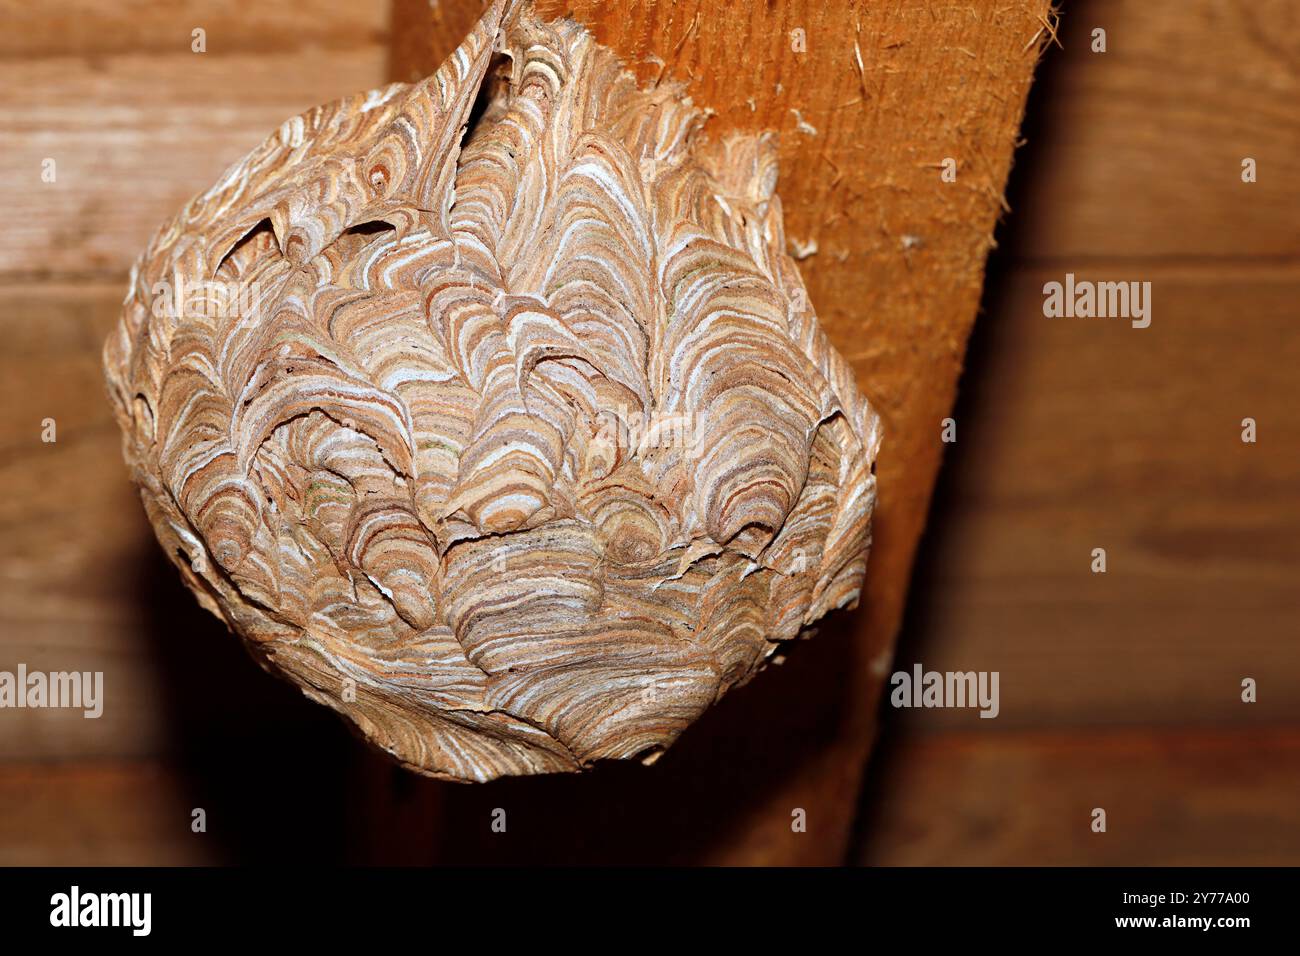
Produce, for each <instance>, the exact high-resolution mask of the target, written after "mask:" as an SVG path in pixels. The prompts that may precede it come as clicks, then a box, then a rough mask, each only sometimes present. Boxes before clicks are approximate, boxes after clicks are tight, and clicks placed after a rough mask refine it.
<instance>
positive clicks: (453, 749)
mask: <svg viewBox="0 0 1300 956" xmlns="http://www.w3.org/2000/svg"><path fill="white" fill-rule="evenodd" d="M505 7H506V5H505V4H504V3H503V2H500V0H499V2H497V3H495V4H494V5H493V6H492V7H491V8H490V9H489V10H488V11H487V13H486V14H485V15H484V18H483V20H482V21H481V22H480V23H479V24H478V25H477V27H476V28H475V29H474V31H473V33H472V34H471V35H470V36H469V38H468V39H467V40H466V41H465V43H464V44H463V45H462V46H461V47H460V48H459V49H458V50H457V51H456V53H455V54H454V55H453V56H452V57H451V58H450V59H449V60H448V61H447V62H446V63H445V64H444V65H443V66H442V68H441V69H440V70H439V71H438V72H437V73H436V74H435V75H434V76H432V77H430V78H429V79H427V80H425V81H424V82H422V83H419V84H415V85H401V84H399V85H393V86H389V87H386V88H384V89H380V90H376V91H373V92H370V93H367V94H364V95H358V96H354V97H352V98H350V99H347V100H344V101H341V102H338V103H334V104H330V105H328V106H324V107H320V108H317V109H314V110H312V111H310V112H308V113H306V114H304V115H302V116H299V117H296V118H294V119H292V120H289V121H288V122H286V123H285V124H284V125H283V126H282V127H281V129H280V130H279V131H278V132H277V133H276V134H275V135H273V136H271V137H270V138H269V139H268V140H266V141H265V142H264V143H263V144H262V145H260V146H259V147H258V148H257V149H255V150H254V151H253V152H252V153H251V154H250V155H249V156H248V157H246V158H245V159H244V160H242V161H241V162H239V163H238V164H236V165H235V166H233V167H232V168H231V169H230V170H229V171H228V172H227V173H226V174H225V175H224V176H223V178H222V179H221V181H220V182H218V183H217V184H216V185H214V186H213V187H212V188H211V189H209V190H208V191H207V192H205V193H203V194H202V195H200V196H198V197H196V198H195V199H194V200H193V201H191V202H190V203H189V204H188V205H187V206H186V207H185V208H184V209H183V210H182V211H181V212H180V213H179V214H178V215H177V216H176V217H175V218H174V219H173V220H171V221H170V222H169V223H167V224H165V225H164V226H163V227H162V228H161V229H160V230H159V231H158V232H157V234H156V235H155V236H154V237H153V239H152V241H151V242H150V244H149V246H148V248H147V249H146V250H145V252H144V253H143V255H142V256H141V257H140V259H139V261H138V262H137V264H136V267H135V269H134V270H133V274H132V280H131V289H130V292H129V294H128V297H127V300H126V303H125V306H124V311H123V317H122V321H121V323H120V325H119V326H118V327H117V329H116V330H115V332H114V333H113V334H112V336H111V337H110V339H109V341H108V343H107V344H106V347H105V355H104V361H105V368H106V372H107V377H108V383H109V390H110V394H111V397H112V401H113V403H114V406H115V411H116V415H117V418H118V420H119V422H120V424H121V426H122V428H123V430H124V432H125V441H124V448H125V456H126V459H127V462H128V464H129V465H130V467H131V469H132V473H133V477H134V479H135V481H136V482H137V483H138V484H139V486H140V489H141V495H142V498H143V500H144V505H145V508H146V510H147V512H148V516H149V518H150V520H151V522H152V524H153V526H154V528H155V530H156V532H157V535H158V538H159V541H160V542H161V543H162V546H163V547H164V548H165V549H166V551H167V553H168V554H169V555H170V556H172V558H173V560H175V561H176V563H177V564H178V565H179V566H180V568H181V570H182V573H183V574H184V577H185V580H186V582H187V584H188V586H189V587H190V588H191V589H192V590H193V591H194V593H195V594H196V595H197V596H198V598H199V600H200V601H201V602H202V603H203V605H204V606H205V607H207V608H208V609H209V610H211V611H213V612H214V613H216V614H217V615H219V616H220V617H221V618H223V619H224V620H225V621H226V622H227V623H228V624H229V625H230V626H231V627H232V628H233V629H234V630H235V631H237V632H238V633H239V634H240V635H242V636H243V637H244V638H245V639H246V641H247V642H248V643H249V646H250V647H251V648H252V649H253V651H254V653H255V655H256V656H257V657H258V658H259V660H261V661H262V662H263V663H264V664H266V665H267V666H268V667H271V668H272V669H274V670H276V671H278V672H281V673H282V674H284V675H287V676H288V677H289V678H290V679H292V680H293V681H294V682H295V683H297V684H298V685H299V686H300V687H301V688H302V689H303V691H304V692H305V693H306V694H307V695H308V696H310V697H312V698H314V699H316V700H318V701H320V702H321V703H324V704H327V705H329V706H331V707H333V708H335V709H337V710H338V711H340V712H341V713H342V714H344V715H345V716H346V717H347V718H348V719H350V720H351V721H353V722H354V723H355V724H356V726H357V727H358V728H359V729H360V730H361V731H362V732H363V733H364V734H365V735H366V736H367V737H368V738H370V739H371V740H372V741H373V742H374V743H375V744H377V745H378V746H380V747H382V748H384V749H385V750H387V751H388V752H390V753H391V754H393V755H394V756H396V757H397V758H398V759H399V760H401V761H402V762H403V763H405V764H407V765H409V766H411V767H413V768H415V769H417V770H420V771H422V772H424V773H428V774H431V775H435V776H442V777H447V778H452V779H460V780H487V779H491V778H493V777H497V776H501V775H505V774H529V773H544V772H552V771H572V770H578V769H581V768H583V767H585V766H588V765H589V764H590V763H591V762H592V761H595V760H598V759H603V758H623V757H632V756H636V755H641V756H648V755H655V754H657V753H658V752H660V751H661V750H662V748H664V747H666V746H667V745H668V744H670V743H671V742H672V741H673V740H674V739H675V738H676V737H677V736H678V735H679V734H680V733H681V731H682V730H683V729H684V728H685V727H686V726H687V725H689V724H690V723H691V722H692V721H693V720H694V719H695V718H696V717H697V716H699V714H700V713H701V712H703V711H704V710H705V709H706V708H707V707H709V706H710V705H711V704H713V703H714V702H715V701H716V700H718V698H719V697H720V696H721V695H722V694H724V693H725V692H726V691H727V690H728V689H730V688H732V687H734V686H736V685H737V684H739V683H741V682H743V681H745V680H747V679H748V678H749V677H751V676H752V675H753V674H754V673H755V672H756V671H757V670H758V669H759V668H760V667H761V666H762V665H763V663H764V661H765V660H766V659H767V657H768V656H769V655H770V654H771V653H772V651H773V650H774V648H776V646H777V642H780V641H785V640H789V639H792V638H795V637H798V636H799V635H800V633H801V631H802V630H803V629H804V628H805V627H806V626H807V625H808V624H810V623H811V622H813V621H815V620H816V619H817V618H819V617H821V616H822V615H823V614H825V613H826V612H827V611H828V610H830V609H832V608H836V607H840V606H844V605H848V604H851V603H853V602H855V601H856V599H857V596H858V593H859V589H860V586H861V582H862V577H863V574H864V570H865V562H866V557H867V549H868V543H869V528H870V517H871V512H872V507H873V504H874V499H875V479H874V477H873V474H872V464H873V461H874V459H875V454H876V450H877V447H878V444H879V426H878V422H877V418H876V415H875V414H874V413H873V411H872V410H871V409H870V407H869V406H868V404H867V402H866V400H865V399H864V398H863V397H862V395H861V394H860V393H859V391H858V389H857V387H856V385H855V382H854V377H853V373H852V371H851V369H850V368H849V367H848V365H847V363H846V362H845V361H844V360H843V358H842V357H841V356H840V355H839V354H838V353H837V352H836V351H835V350H834V349H833V348H832V347H831V346H830V345H829V344H828V342H827V341H826V339H825V337H824V336H823V334H822V332H821V331H820V329H819V328H818V325H817V320H816V317H815V315H814V314H813V312H812V310H811V307H810V305H809V303H808V301H807V296H806V294H805V293H804V288H803V285H802V282H801V280H800V277H799V274H798V272H797V270H796V268H795V265H794V263H793V262H792V260H791V259H790V258H789V257H788V256H787V255H786V253H785V239H784V236H783V232H782V224H781V207H780V203H779V201H778V199H777V197H776V196H775V195H774V192H773V190H774V186H775V180H776V166H775V155H774V149H773V146H772V144H771V143H770V142H769V141H768V140H767V139H766V138H764V137H733V138H731V139H728V140H726V141H725V142H721V143H712V142H710V141H708V140H707V139H706V138H705V137H703V136H702V135H701V126H702V123H703V116H702V114H701V113H700V111H698V110H696V109H695V108H694V107H692V106H691V104H690V102H689V101H688V100H686V99H685V98H684V95H683V92H682V90H681V89H679V88H677V87H675V86H669V85H663V86H659V87H657V88H655V89H651V90H644V91H643V90H639V89H638V88H637V86H636V84H635V83H634V81H633V79H632V78H631V77H630V75H628V74H627V73H626V72H625V71H624V69H623V67H622V65H621V64H620V63H619V62H618V60H617V59H616V58H615V56H614V55H613V54H612V53H610V52H609V51H607V50H605V49H603V48H602V47H600V46H599V45H597V44H596V43H595V42H594V41H593V40H592V38H591V37H590V36H589V35H588V34H587V33H586V32H584V30H583V29H582V28H581V27H579V26H577V25H575V24H572V23H569V22H557V23H541V22H538V21H537V20H536V19H535V18H534V17H533V16H532V15H531V13H530V11H529V10H528V9H527V8H521V9H519V10H516V11H513V12H512V11H509V10H507V9H505ZM177 639H183V635H177Z"/></svg>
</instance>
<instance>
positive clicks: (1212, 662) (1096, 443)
mask: <svg viewBox="0 0 1300 956" xmlns="http://www.w3.org/2000/svg"><path fill="white" fill-rule="evenodd" d="M1135 268H1138V267H1136V266H1135ZM1123 274H1124V275H1133V276H1140V277H1141V278H1144V279H1147V280H1148V281H1151V282H1152V304H1153V310H1152V315H1153V319H1152V324H1151V326H1150V328H1147V329H1133V328H1131V327H1130V326H1129V324H1128V323H1127V322H1126V321H1124V320H1113V319H1068V318H1062V319H1047V318H1045V317H1044V316H1043V314H1042V301H1043V295H1042V286H1043V284H1044V283H1045V282H1046V281H1048V280H1051V279H1053V278H1055V279H1057V280H1059V279H1061V278H1062V274H1061V273H1060V272H1057V271H1055V270H1049V269H1046V268H1043V267H1033V268H1023V269H1017V270H1016V271H1014V272H1013V274H1012V275H1011V276H1010V277H1009V279H1008V280H1007V283H1006V286H1005V288H1004V290H1003V292H1002V294H1001V295H1000V297H999V303H1000V304H999V307H998V310H997V312H996V313H995V314H996V319H995V320H994V321H991V322H990V326H991V327H990V328H989V330H988V332H987V333H986V334H985V335H984V337H983V338H981V340H980V353H979V356H980V358H979V361H980V364H979V366H978V367H979V377H978V378H977V379H975V380H974V381H972V382H970V383H968V385H967V387H966V391H965V394H964V396H963V401H962V403H961V404H960V405H959V408H958V412H957V416H958V425H957V428H958V432H957V433H958V441H957V443H956V445H955V446H954V447H953V453H952V456H951V457H950V459H949V462H948V468H949V469H950V471H949V472H948V474H947V475H946V476H945V482H944V484H943V490H942V491H941V492H940V496H939V498H938V500H937V501H936V506H935V508H936V510H935V524H934V525H933V526H932V529H931V532H930V534H929V537H928V548H929V550H928V552H927V559H926V561H925V562H924V563H923V565H922V568H921V570H920V572H919V578H918V581H917V586H918V588H919V589H920V590H919V592H918V596H917V599H916V600H915V601H914V602H913V604H912V608H913V613H912V615H911V617H910V618H909V625H908V631H907V634H906V639H905V641H904V643H903V644H902V645H901V650H900V658H899V661H898V663H899V665H906V666H908V667H910V666H911V663H912V662H914V661H920V662H922V663H923V664H924V665H925V666H926V667H927V668H934V669H938V670H967V669H975V670H999V671H1000V672H1001V675H1002V676H1001V681H1002V687H1001V691H1002V697H1003V706H1002V713H1001V716H1000V717H999V718H998V720H996V721H980V723H984V724H991V725H996V726H998V727H1003V726H1005V727H1027V726H1056V725H1067V726H1068V725H1075V726H1077V725H1100V724H1111V725H1113V724H1117V723H1126V722H1127V723H1132V722H1140V723H1147V724H1153V725H1188V724H1195V725H1211V726H1220V727H1222V726H1227V725H1236V724H1250V725H1256V724H1259V723H1274V724H1276V723H1295V722H1297V721H1300V666H1297V663H1296V656H1295V650H1294V646H1293V641H1292V638H1291V635H1292V634H1293V633H1294V630H1295V622H1296V621H1297V620H1300V588H1297V587H1296V582H1297V580H1300V499H1298V498H1297V494H1296V491H1297V488H1300V423H1297V422H1296V420H1295V416H1294V415H1293V414H1292V410H1293V409H1294V408H1295V407H1296V405H1297V402H1300V381H1297V379H1296V376H1295V369H1296V368H1300V329H1298V328H1297V327H1296V324H1295V303H1296V301H1297V300H1300V269H1297V268H1291V267H1229V266H1226V265H1225V266H1220V267H1218V268H1215V269H1206V268H1188V267H1184V266H1178V265H1160V266H1153V265H1149V264H1148V265H1145V266H1142V267H1140V269H1139V271H1136V272H1132V273H1123ZM1078 275H1079V278H1080V279H1081V280H1084V279H1088V278H1092V279H1103V278H1107V277H1111V276H1113V275H1115V273H1113V272H1111V271H1109V270H1108V271H1105V272H1099V271H1093V270H1091V269H1089V270H1080V272H1079V273H1078ZM1081 409H1086V410H1087V412H1086V414H1084V413H1081V411H1080V410H1081ZM1247 416H1250V417H1253V418H1255V419H1256V420H1257V422H1259V427H1260V439H1259V441H1258V442H1257V443H1255V444H1253V445H1252V444H1243V442H1242V441H1241V420H1242V419H1243V418H1244V417H1247ZM1098 547H1101V548H1105V549H1106V557H1107V571H1106V573H1105V574H1094V573H1093V572H1092V570H1091V563H1092V550H1093V549H1094V548H1098ZM1243 677H1254V678H1255V679H1256V680H1257V681H1258V682H1259V684H1260V687H1261V694H1260V700H1259V703H1258V704H1243V703H1242V702H1241V700H1240V692H1241V680H1242V678H1243ZM1265 688H1266V689H1267V692H1265V690H1264V689H1265ZM972 716H973V715H972V714H970V713H966V712H962V711H953V710H928V711H917V712H913V713H909V714H907V722H908V724H909V726H911V725H915V726H925V727H931V726H953V725H955V724H966V723H967V722H968V720H969V718H970V717H972Z"/></svg>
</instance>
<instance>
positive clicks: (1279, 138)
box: [1008, 0, 1300, 264]
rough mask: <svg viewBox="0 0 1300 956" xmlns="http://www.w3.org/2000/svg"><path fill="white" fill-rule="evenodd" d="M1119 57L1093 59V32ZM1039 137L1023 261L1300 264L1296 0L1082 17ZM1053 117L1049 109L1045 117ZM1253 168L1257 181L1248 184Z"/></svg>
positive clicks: (1070, 10)
mask: <svg viewBox="0 0 1300 956" xmlns="http://www.w3.org/2000/svg"><path fill="white" fill-rule="evenodd" d="M1096 28H1102V29H1105V30H1106V39H1107V50H1106V52H1105V53H1093V52H1092V31H1093V30H1094V29H1096ZM1061 42H1062V43H1063V45H1064V48H1063V49H1062V50H1059V51H1056V52H1055V53H1054V54H1053V56H1052V57H1051V62H1050V64H1049V66H1048V69H1047V70H1045V71H1044V74H1043V86H1042V88H1041V90H1040V91H1039V92H1038V96H1039V97H1040V98H1041V100H1042V102H1043V103H1044V104H1051V105H1050V110H1051V119H1050V122H1046V123H1044V124H1042V125H1041V126H1038V127H1035V128H1031V129H1030V130H1027V131H1026V136H1027V137H1029V138H1030V140H1031V147H1032V149H1033V162H1032V163H1031V164H1028V165H1027V167H1026V169H1025V171H1024V172H1025V179H1024V181H1023V182H1021V183H1019V184H1018V195H1019V196H1021V197H1023V200H1022V201H1021V202H1019V203H1017V204H1016V209H1015V223H1016V225H1015V229H1014V230H1013V232H1012V233H1011V235H1010V236H1009V237H1008V239H1009V242H1010V246H1009V248H1010V250H1011V251H1012V252H1014V253H1015V254H1016V255H1017V256H1018V257H1021V258H1029V259H1044V258H1047V259H1060V260H1068V261H1069V262H1072V263H1075V264H1080V263H1081V261H1082V259H1083V258H1085V257H1093V258H1095V257H1101V258H1103V259H1106V260H1110V261H1114V260H1115V259H1125V260H1130V261H1131V260H1150V259H1163V260H1170V259H1175V258H1181V259H1182V260H1183V261H1189V260H1201V259H1213V258H1238V257H1246V256H1249V257H1253V258H1255V259H1257V260H1258V259H1271V260H1273V261H1280V260H1286V259H1289V260H1292V261H1294V259H1295V256H1296V255H1297V253H1300V224H1298V223H1297V220H1296V213H1295V209H1296V203H1297V200H1300V7H1297V6H1296V4H1294V3H1289V2H1287V0H1263V2H1256V0H1251V2H1247V0H1148V2H1144V3H1129V2H1125V0H1090V2H1086V3H1068V4H1066V5H1065V15H1064V17H1063V18H1062V29H1061ZM1045 108H1049V107H1046V106H1045ZM1248 156H1249V157H1253V158H1254V159H1255V160H1256V162H1257V164H1258V181H1257V182H1255V183H1253V184H1246V183H1243V182H1242V181H1241V161H1242V159H1243V158H1244V157H1248Z"/></svg>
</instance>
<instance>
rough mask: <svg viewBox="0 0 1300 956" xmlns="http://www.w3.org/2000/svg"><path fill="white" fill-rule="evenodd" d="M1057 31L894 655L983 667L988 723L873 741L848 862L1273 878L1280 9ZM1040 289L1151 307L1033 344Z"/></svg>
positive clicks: (1280, 563) (1280, 490) (1283, 413)
mask: <svg viewBox="0 0 1300 956" xmlns="http://www.w3.org/2000/svg"><path fill="white" fill-rule="evenodd" d="M1096 27H1101V28H1104V29H1105V30H1106V31H1107V52H1106V53H1104V54H1101V53H1093V52H1091V49H1090V46H1091V34H1092V30H1093V29H1094V28H1096ZM1060 36H1061V40H1062V42H1063V44H1064V50H1062V51H1057V52H1056V53H1055V54H1053V55H1051V56H1049V57H1048V58H1047V60H1046V61H1045V63H1044V64H1043V67H1042V68H1041V69H1040V74H1039V77H1038V80H1037V83H1036V85H1035V89H1034V92H1033V94H1032V95H1031V100H1030V106H1029V114H1028V118H1027V122H1026V126H1025V129H1024V132H1023V135H1024V136H1025V138H1026V139H1027V140H1028V142H1027V144H1026V146H1025V147H1023V149H1022V151H1021V152H1020V153H1019V154H1018V156H1017V165H1018V168H1017V170H1016V172H1015V173H1014V174H1013V179H1012V191H1011V196H1010V203H1011V205H1012V206H1013V209H1014V212H1013V215H1012V217H1011V218H1010V219H1009V220H1008V221H1007V222H1006V223H1005V226H1004V229H1003V231H1002V233H1001V234H1000V239H1001V240H1002V242H1003V248H1002V249H1001V250H1000V251H999V253H998V255H997V256H996V257H995V259H994V261H993V263H992V267H991V269H990V272H989V278H988V286H987V288H986V292H985V300H984V307H985V314H984V315H983V316H982V317H981V319H980V321H979V322H977V323H976V326H975V334H974V336H973V338H972V341H971V349H970V353H969V357H968V364H967V369H966V372H965V377H964V379H963V382H962V385H961V397H960V399H959V402H958V406H957V410H956V412H955V417H956V419H957V422H958V425H957V428H958V440H957V442H956V444H955V445H954V446H953V447H952V448H951V450H950V452H949V456H948V458H947V459H946V461H945V465H944V472H943V473H942V476H941V479H940V484H939V488H938V490H937V492H936V499H935V503H934V507H933V508H932V511H931V514H930V523H929V526H928V530H927V537H926V539H925V541H924V542H923V545H922V552H921V554H922V558H921V560H920V562H919V565H918V568H917V572H916V575H915V577H914V580H913V590H912V593H911V596H910V604H909V609H908V612H907V616H906V623H905V625H904V631H903V634H902V636H901V638H900V644H899V652H898V658H897V666H899V667H909V666H911V664H912V663H914V662H917V661H920V662H922V663H923V664H924V665H925V667H926V668H927V669H931V668H932V669H936V670H967V669H976V670H998V671H1000V674H1001V686H1000V694H1001V715H1000V716H999V717H998V718H997V719H995V720H981V719H978V718H977V717H976V716H975V714H974V713H972V712H969V711H953V710H931V711H915V710H914V711H902V710H900V711H895V712H892V713H888V714H887V715H886V717H885V727H884V730H883V733H884V735H885V747H884V749H883V750H882V751H881V752H880V753H879V754H878V756H877V758H876V759H875V760H874V761H873V763H872V765H871V767H870V768H869V780H870V783H869V787H870V793H869V799H868V812H867V813H866V815H865V817H864V819H863V820H862V822H861V824H860V832H859V838H860V857H861V859H862V860H864V861H865V862H869V863H948V864H967V863H969V864H1001V863H1015V864H1032V863H1046V864H1058V863H1061V864H1065V863H1069V864H1090V863H1111V864H1161V863H1164V864H1194V863H1215V864H1256V863H1270V864H1281V863H1290V864H1292V865H1294V864H1295V863H1296V862H1297V861H1298V860H1300V653H1298V648H1297V638H1298V636H1300V420H1298V419H1297V417H1296V409H1297V407H1300V260H1298V259H1297V256H1298V255H1300V69H1298V68H1297V64H1298V63H1300V10H1297V8H1296V6H1295V5H1294V4H1292V3H1287V2H1284V0H1272V2H1260V3H1227V2H1218V0H1187V2H1182V3H1173V2H1159V3H1155V2H1152V3H1132V2H1123V0H1094V2H1088V3H1071V4H1068V5H1067V6H1066V10H1065V16H1064V18H1063V22H1062V29H1061V33H1060ZM1243 157H1253V158H1254V159H1255V160H1256V161H1257V164H1258V181H1257V182H1256V183H1254V184H1246V183H1243V182H1242V180H1241V161H1242V158H1243ZM1067 271H1068V272H1073V273H1075V274H1076V275H1077V276H1078V277H1079V278H1080V279H1094V280H1107V279H1113V280H1121V279H1129V280H1148V281H1150V282H1151V283H1152V323H1151V326H1150V327H1149V328H1146V329H1134V328H1131V327H1130V326H1129V325H1128V323H1124V322H1117V321H1114V320H1102V319H1091V320H1089V319H1066V318H1062V319H1048V318H1045V317H1044V315H1043V313H1042V303H1043V294H1042V287H1043V284H1044V283H1045V282H1047V281H1051V280H1053V279H1055V280H1058V281H1060V280H1062V279H1063V278H1064V274H1065V273H1066V272H1067ZM1248 416H1249V417H1253V418H1255V419H1256V420H1257V422H1258V425H1259V440H1258V442H1257V443H1256V444H1253V445H1252V444H1243V443H1242V441H1241V440H1240V439H1241V420H1242V419H1243V418H1245V417H1248ZM1097 547H1102V548H1105V549H1106V551H1107V568H1108V570H1107V573H1106V574H1104V575H1101V574H1093V573H1092V572H1091V570H1090V563H1091V551H1092V549H1093V548H1097ZM1243 677H1253V678H1255V679H1256V680H1257V681H1258V685H1259V700H1258V703H1255V704H1246V703H1243V702H1242V701H1241V699H1240V693H1241V687H1240V682H1241V680H1242V678H1243ZM1098 806H1101V807H1105V808H1106V809H1107V813H1108V832H1107V833H1106V834H1094V833H1092V832H1091V831H1090V829H1089V823H1090V813H1091V810H1092V808H1094V807H1098Z"/></svg>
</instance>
